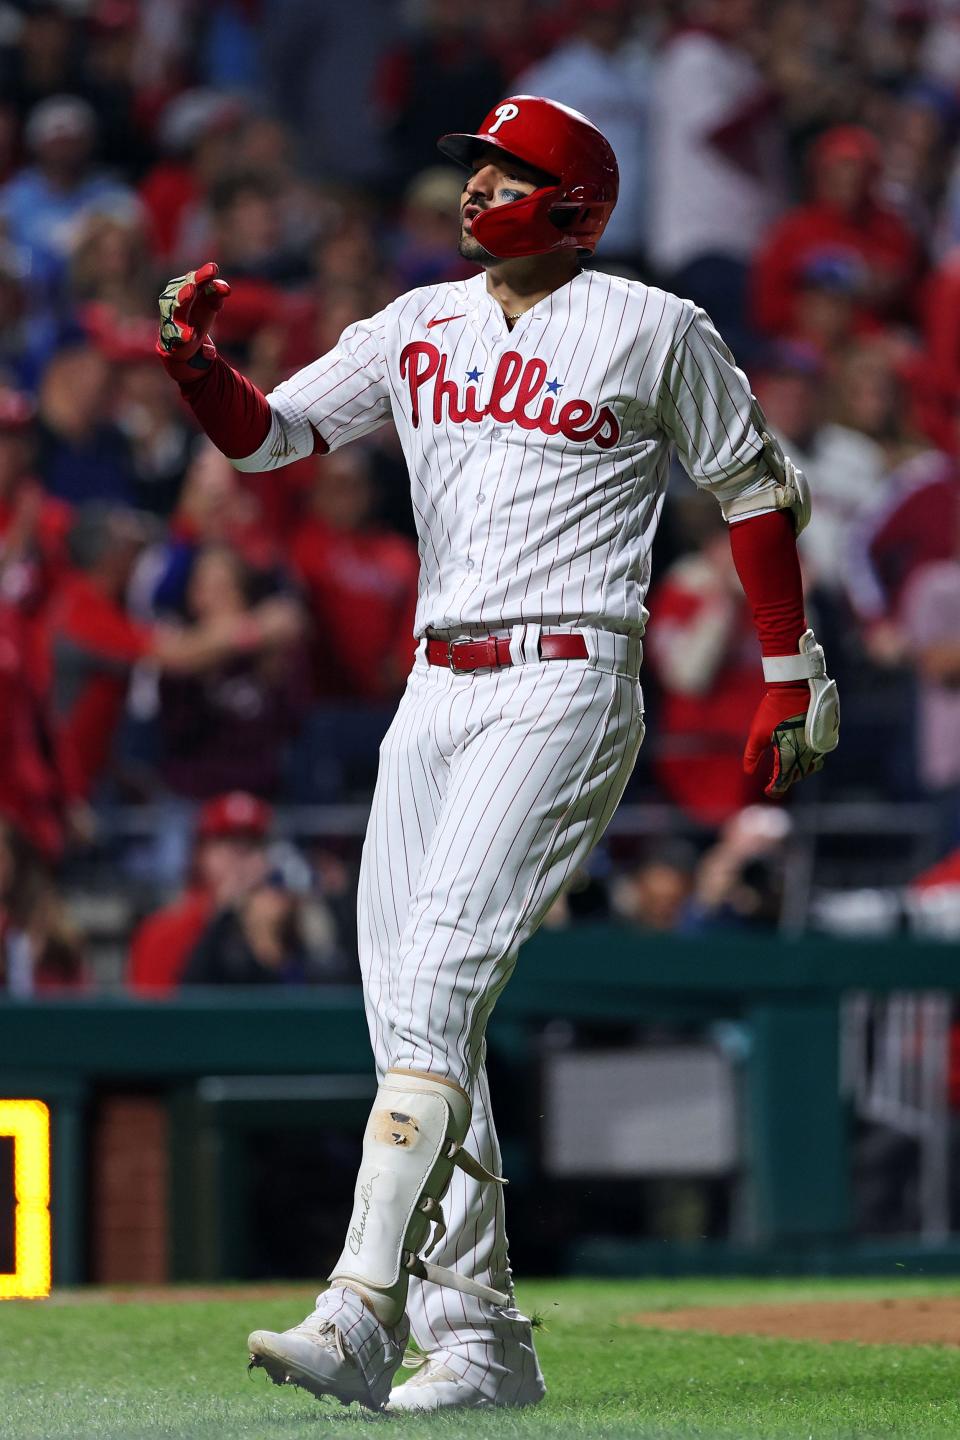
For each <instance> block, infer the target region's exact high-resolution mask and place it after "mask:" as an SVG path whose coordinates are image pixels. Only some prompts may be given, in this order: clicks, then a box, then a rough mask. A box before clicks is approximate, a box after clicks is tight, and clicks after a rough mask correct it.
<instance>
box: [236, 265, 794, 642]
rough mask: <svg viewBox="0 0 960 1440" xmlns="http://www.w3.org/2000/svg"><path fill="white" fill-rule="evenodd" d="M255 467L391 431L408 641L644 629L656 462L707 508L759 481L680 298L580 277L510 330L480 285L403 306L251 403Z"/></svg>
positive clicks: (743, 429)
mask: <svg viewBox="0 0 960 1440" xmlns="http://www.w3.org/2000/svg"><path fill="white" fill-rule="evenodd" d="M268 399H269V403H270V406H271V409H272V410H273V413H274V419H273V425H272V428H271V431H270V434H269V435H268V436H267V439H266V440H265V441H264V444H263V445H262V446H261V448H260V449H259V450H258V451H257V453H256V454H255V455H252V456H249V457H247V458H246V459H244V460H241V461H238V462H235V463H236V464H237V465H238V468H240V469H244V470H269V469H272V468H275V467H277V466H279V465H284V464H288V463H289V462H290V461H292V460H295V459H299V458H302V457H304V456H306V455H309V454H310V453H311V450H312V447H313V435H312V431H311V428H310V427H311V426H312V427H313V428H314V429H315V430H316V431H317V432H318V433H319V434H320V435H321V436H322V437H323V439H324V440H325V441H326V443H327V445H328V446H329V447H330V449H336V448H337V447H338V446H340V445H343V444H345V443H346V442H347V441H348V440H353V439H356V438H357V437H358V436H360V435H364V434H366V433H368V432H369V431H371V430H373V429H375V428H376V427H377V426H378V425H381V424H382V423H383V422H384V421H385V420H387V419H388V418H389V417H391V416H392V418H393V420H394V422H395V424H396V426H397V430H398V432H399V435H400V440H401V444H402V446H403V451H404V455H405V457H406V462H407V466H408V469H409V472H410V482H411V491H412V497H413V508H414V513H415V516H416V524H417V531H418V536H419V549H420V561H421V568H420V595H419V605H418V609H417V617H416V631H417V634H418V635H422V634H423V633H424V632H425V631H426V630H427V629H431V630H437V631H456V630H457V629H458V628H459V627H461V626H462V627H464V628H473V627H487V628H490V629H493V628H502V627H508V626H510V625H513V624H518V623H522V622H524V621H537V622H540V623H542V624H545V625H549V626H564V627H576V626H596V627H598V628H606V629H611V630H617V631H623V632H642V630H643V627H644V624H645V622H646V618H647V612H646V610H645V608H644V604H643V600H644V595H645V593H646V589H647V585H648V583H649V578H650V547H651V544H652V540H653V534H654V531H655V529H656V524H657V521H658V519H659V514H660V510H661V507H662V504H663V496H664V489H665V486H666V480H667V472H668V468H669V460H670V452H671V447H672V445H674V444H675V445H676V447H677V450H678V452H679V455H680V458H681V461H682V462H683V465H684V467H685V468H686V470H687V471H688V473H689V474H690V476H691V478H692V479H693V480H694V481H695V483H696V484H697V485H698V486H700V487H701V488H702V489H705V490H709V491H711V492H712V493H713V494H714V495H716V497H717V498H718V499H719V500H729V499H732V498H733V497H734V496H738V495H743V494H749V493H753V492H754V491H759V490H761V489H762V488H763V487H764V485H765V484H768V483H769V480H768V479H767V478H766V472H765V467H758V464H757V462H758V460H759V459H760V456H761V452H762V448H763V442H762V440H761V437H760V433H759V430H758V428H757V423H758V421H757V417H758V412H757V410H756V405H755V402H754V401H753V399H752V396H751V394H750V387H749V384H748V382H747V379H746V377H745V375H744V374H743V372H742V371H740V370H739V369H737V367H736V365H735V363H734V361H733V358H732V356H731V354H730V352H729V350H728V349H727V347H726V346H725V345H724V343H723V341H722V340H721V339H720V337H719V335H718V334H717V332H716V330H715V329H714V328H713V325H712V324H711V322H710V320H709V319H708V318H707V316H706V315H705V314H704V313H703V311H701V310H697V309H696V308H695V307H694V306H693V305H692V304H691V303H690V302H689V301H686V300H680V299H678V298H677V297H676V296H674V295H670V294H667V293H666V292H664V291H663V290H657V289H653V288H650V287H648V286H646V285H643V284H641V283H639V282H637V281H629V280H623V279H620V278H618V277H614V276H609V275H604V274H601V273H599V272H597V271H588V272H584V273H582V274H579V275H577V276H576V277H575V278H574V279H573V280H572V281H571V282H570V283H569V284H566V285H564V286H562V287H561V288H560V289H558V290H555V291H554V292H553V293H552V294H551V295H549V296H548V297H547V298H546V299H544V300H542V301H540V302H539V304H537V305H535V306H534V307H533V308H532V309H531V310H528V311H527V312H526V313H525V314H524V315H523V316H522V317H521V318H520V320H518V321H517V322H516V324H515V326H514V328H513V330H510V329H508V327H507V324H506V321H505V319H504V316H503V312H502V310H501V308H500V306H499V304H498V303H497V302H496V301H495V300H494V299H493V298H492V297H491V296H490V295H489V294H488V292H487V289H486V283H485V276H484V275H483V274H480V275H477V276H475V277H474V278H472V279H470V280H466V281H459V282H456V283H448V284H441V285H432V286H428V287H425V288H423V289H420V290H413V291H411V292H409V293H408V294H406V295H403V296H401V297H400V298H399V299H397V300H395V301H393V302H392V303H391V304H390V305H388V306H387V307H386V309H385V310H382V311H381V312H380V313H379V314H377V315H374V316H373V317H371V318H370V319H369V320H363V321H360V322H359V323H358V324H355V325H352V326H350V327H349V328H348V329H347V330H345V331H344V333H343V335H342V336H341V337H340V340H339V342H338V344H337V346H336V348H335V349H334V350H332V351H330V353H329V354H327V355H325V356H323V357H322V358H321V359H319V360H316V361H314V363H313V364H312V365H308V366H306V367H305V368H304V369H303V370H301V371H299V373H298V374H296V375H294V376H293V377H292V378H291V379H290V380H287V381H285V382H284V383H283V384H281V385H280V386H278V387H277V389H276V390H274V391H273V393H272V394H271V395H270V396H269V397H268Z"/></svg>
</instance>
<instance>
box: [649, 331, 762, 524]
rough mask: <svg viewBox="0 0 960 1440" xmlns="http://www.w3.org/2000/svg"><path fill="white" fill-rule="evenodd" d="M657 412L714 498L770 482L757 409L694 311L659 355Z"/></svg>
mask: <svg viewBox="0 0 960 1440" xmlns="http://www.w3.org/2000/svg"><path fill="white" fill-rule="evenodd" d="M688 313H689V312H688ZM658 415H659V419H660V423H661V425H662V426H663V429H664V432H665V433H666V434H667V435H668V436H669V438H670V439H671V440H673V441H674V443H675V444H676V447H677V453H678V454H679V456H680V460H681V462H682V464H683V468H684V469H685V470H686V472H687V474H688V475H689V476H690V478H691V480H692V481H693V482H694V484H695V485H697V486H698V487H699V488H700V489H701V490H708V491H709V492H710V493H711V494H712V495H715V496H716V498H717V499H718V500H719V501H720V503H721V505H724V504H726V503H727V502H729V501H731V500H734V499H739V498H742V497H746V496H749V495H750V494H751V493H752V492H753V491H756V492H757V493H760V492H762V490H763V489H764V488H765V486H767V485H769V484H770V474H769V469H768V466H767V465H766V463H765V460H764V447H765V440H764V435H763V430H764V425H765V422H764V419H763V413H762V411H761V410H760V407H759V405H758V404H757V402H756V400H755V399H754V397H753V395H752V393H751V391H750V383H749V381H748V380H747V377H746V375H745V374H744V373H743V371H742V370H740V369H739V368H738V366H737V364H736V361H735V360H734V358H733V356H732V355H731V353H730V351H729V349H728V348H727V346H726V345H725V344H724V342H723V340H722V339H721V338H720V336H719V334H718V333H717V331H716V329H715V327H714V325H713V322H712V321H711V320H710V318H709V317H708V316H707V315H706V314H705V313H704V312H703V311H702V310H694V311H693V313H692V316H691V318H690V320H689V323H687V324H686V326H685V327H684V326H683V325H682V324H681V327H680V328H679V330H678V334H677V338H676V339H675V341H674V343H673V345H672V347H671V349H670V352H669V354H668V356H667V360H666V364H665V365H664V370H663V377H662V381H661V386H660V394H659V403H658Z"/></svg>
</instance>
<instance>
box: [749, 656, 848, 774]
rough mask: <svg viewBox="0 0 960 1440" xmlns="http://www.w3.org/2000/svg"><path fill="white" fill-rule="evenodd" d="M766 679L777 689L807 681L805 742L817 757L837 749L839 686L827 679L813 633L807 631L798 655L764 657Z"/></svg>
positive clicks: (764, 676) (825, 667)
mask: <svg viewBox="0 0 960 1440" xmlns="http://www.w3.org/2000/svg"><path fill="white" fill-rule="evenodd" d="M763 678H764V680H766V681H767V683H768V684H776V685H782V684H785V683H789V682H790V681H791V680H806V681H807V683H808V685H809V686H810V703H809V705H808V706H807V715H806V720H805V723H804V727H803V738H804V741H805V742H806V744H807V745H808V746H809V747H810V749H811V750H814V751H816V753H817V754H818V755H826V754H827V752H828V751H829V750H835V749H836V747H837V742H838V741H839V739H840V697H839V695H838V694H837V682H836V681H835V680H831V679H830V677H829V676H828V675H827V666H826V661H825V660H824V655H823V646H822V645H818V644H817V637H816V636H815V635H814V633H813V631H812V630H805V631H804V632H803V634H802V635H801V636H800V646H799V649H798V651H797V654H796V655H765V656H764V657H763Z"/></svg>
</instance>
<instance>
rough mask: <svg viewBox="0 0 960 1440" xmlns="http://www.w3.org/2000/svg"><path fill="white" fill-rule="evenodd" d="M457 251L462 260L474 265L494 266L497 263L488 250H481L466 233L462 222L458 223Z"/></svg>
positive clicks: (480, 246)
mask: <svg viewBox="0 0 960 1440" xmlns="http://www.w3.org/2000/svg"><path fill="white" fill-rule="evenodd" d="M457 251H458V253H459V254H460V256H461V258H462V259H464V260H469V261H471V263H472V264H474V265H495V264H496V263H497V257H496V255H491V254H490V251H489V250H485V249H484V248H483V246H482V245H481V244H480V241H479V240H474V238H473V236H472V235H468V234H467V233H466V231H465V230H464V228H463V221H462V220H461V221H460V239H459V242H458V244H457Z"/></svg>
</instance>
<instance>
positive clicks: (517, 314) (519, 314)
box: [503, 310, 527, 320]
mask: <svg viewBox="0 0 960 1440" xmlns="http://www.w3.org/2000/svg"><path fill="white" fill-rule="evenodd" d="M503 313H504V315H505V316H506V318H507V319H508V320H519V319H520V317H521V316H522V315H526V313H527V312H526V310H518V311H517V313H516V315H507V312H506V310H504V312H503Z"/></svg>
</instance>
